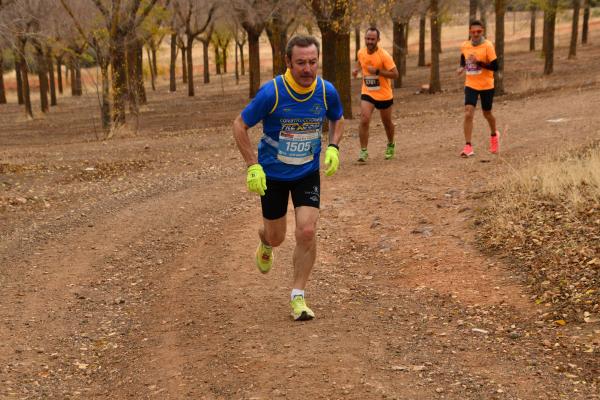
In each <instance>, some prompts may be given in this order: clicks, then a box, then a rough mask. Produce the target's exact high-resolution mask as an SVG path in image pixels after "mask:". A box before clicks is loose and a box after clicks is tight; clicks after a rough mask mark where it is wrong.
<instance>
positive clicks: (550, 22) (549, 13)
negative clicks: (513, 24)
mask: <svg viewBox="0 0 600 400" xmlns="http://www.w3.org/2000/svg"><path fill="white" fill-rule="evenodd" d="M557 6H558V0H550V2H549V4H548V7H547V9H546V10H545V11H544V21H545V23H546V24H547V28H546V37H545V38H544V44H545V46H544V47H545V53H544V56H545V61H544V75H550V74H551V73H552V72H553V71H554V32H555V27H556V9H557Z"/></svg>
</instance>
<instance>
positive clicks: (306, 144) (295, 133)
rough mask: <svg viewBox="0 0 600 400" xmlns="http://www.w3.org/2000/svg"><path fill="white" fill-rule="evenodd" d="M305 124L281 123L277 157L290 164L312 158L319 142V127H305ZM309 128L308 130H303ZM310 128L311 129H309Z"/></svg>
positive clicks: (305, 161) (303, 162) (299, 163)
mask: <svg viewBox="0 0 600 400" xmlns="http://www.w3.org/2000/svg"><path fill="white" fill-rule="evenodd" d="M305 125H306V124H301V123H300V124H298V123H297V124H287V125H286V124H282V128H283V129H282V130H281V131H280V132H279V144H278V147H277V159H278V160H279V161H281V162H283V163H286V164H291V165H302V164H306V163H308V162H311V161H312V160H314V155H315V152H316V151H317V149H318V148H319V145H320V144H321V127H320V125H319V126H318V128H317V127H307V126H305ZM305 128H309V129H308V130H304V129H305ZM310 128H312V129H310Z"/></svg>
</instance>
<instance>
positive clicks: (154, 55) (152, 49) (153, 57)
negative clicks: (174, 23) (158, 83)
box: [148, 43, 160, 78]
mask: <svg viewBox="0 0 600 400" xmlns="http://www.w3.org/2000/svg"><path fill="white" fill-rule="evenodd" d="M159 45H160V43H159ZM156 52H157V50H156V48H155V47H154V46H152V48H151V49H150V54H151V55H152V64H151V65H152V72H154V77H155V78H157V77H158V64H157V62H156ZM148 58H150V56H148Z"/></svg>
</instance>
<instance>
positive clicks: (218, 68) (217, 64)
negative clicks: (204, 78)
mask: <svg viewBox="0 0 600 400" xmlns="http://www.w3.org/2000/svg"><path fill="white" fill-rule="evenodd" d="M213 48H214V49H215V70H216V74H217V75H221V56H220V55H219V45H217V44H215V43H213Z"/></svg>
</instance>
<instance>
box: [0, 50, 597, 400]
mask: <svg viewBox="0 0 600 400" xmlns="http://www.w3.org/2000/svg"><path fill="white" fill-rule="evenodd" d="M596 42H597V40H596ZM592 43H594V41H592ZM557 52H558V53H557V54H558V55H559V57H557V60H556V73H555V74H554V75H553V76H552V77H550V78H543V77H541V76H540V75H539V71H541V70H542V60H540V59H539V58H538V57H537V56H536V55H534V54H529V53H510V54H509V55H508V57H507V73H506V78H505V79H506V87H507V89H508V91H509V92H510V94H509V95H507V96H505V97H502V98H498V99H497V101H496V106H495V114H496V116H497V118H498V121H499V126H500V128H501V130H502V132H503V135H502V153H501V155H500V156H498V157H495V156H490V155H488V154H487V153H486V150H485V149H486V140H487V139H486V137H485V135H484V134H482V133H483V132H485V129H484V124H483V119H482V118H481V116H480V115H479V114H478V116H477V119H476V131H477V135H476V136H475V141H474V145H475V149H476V152H477V156H476V157H474V158H472V159H468V160H464V159H461V158H459V157H458V156H457V155H458V152H459V151H460V148H461V145H462V133H461V132H462V101H463V97H462V93H461V87H462V84H461V81H460V80H459V79H456V78H453V77H452V74H453V70H454V66H455V59H456V53H455V51H454V50H452V49H450V50H448V51H445V52H444V54H443V57H444V60H445V64H444V65H445V67H444V69H443V82H444V87H446V88H447V91H445V92H444V93H442V94H439V95H435V96H429V95H415V94H414V92H415V91H416V90H417V89H418V87H419V86H420V84H422V83H425V82H427V76H428V70H427V69H416V68H414V67H410V68H409V72H408V77H407V81H406V86H405V88H402V89H398V90H396V103H395V104H396V105H395V108H394V118H395V123H396V127H397V135H398V139H397V149H398V153H397V157H396V158H395V159H394V160H392V161H384V160H383V150H384V146H385V140H384V134H383V129H382V126H381V124H380V123H379V122H378V120H377V118H376V119H375V120H374V121H373V124H372V136H371V138H372V140H371V145H370V153H371V159H370V160H369V162H368V163H367V164H366V165H357V164H356V163H355V162H354V159H355V157H356V155H357V150H358V143H357V142H358V140H357V134H356V132H357V121H356V120H352V121H349V122H348V124H347V129H346V137H345V140H344V142H343V143H342V146H341V168H340V170H339V172H338V173H337V174H336V175H335V176H334V177H332V178H325V177H323V180H322V182H323V198H322V212H321V220H320V224H319V232H318V236H319V239H318V243H319V244H318V245H319V255H318V262H317V265H316V267H315V271H314V274H313V276H312V279H311V281H310V283H309V287H308V288H307V296H308V297H307V298H308V301H309V304H310V305H311V306H312V307H313V309H314V310H315V312H316V314H317V319H316V320H314V321H311V322H307V323H294V322H292V321H291V319H290V317H289V314H288V312H289V310H288V298H289V290H290V287H289V285H290V281H291V252H292V248H293V234H292V233H293V229H291V228H290V229H289V231H290V232H288V237H287V240H286V242H284V244H283V245H282V247H281V248H279V249H277V260H276V265H275V267H274V269H273V271H272V272H271V273H270V274H268V275H266V276H263V275H261V274H260V273H258V271H257V270H256V268H255V267H254V264H253V260H252V255H253V252H254V250H255V246H256V244H257V236H256V230H257V227H258V226H259V223H260V212H259V207H260V205H259V200H258V198H257V197H256V196H255V195H252V194H250V193H248V192H247V191H246V188H245V184H244V179H245V172H244V166H243V162H242V160H241V157H240V155H239V154H238V152H237V150H236V148H235V145H234V142H233V139H232V137H231V127H230V125H231V121H232V120H233V118H234V117H235V115H236V114H237V113H238V112H239V111H240V110H241V109H242V108H243V106H244V104H245V103H246V98H245V95H246V91H247V89H246V86H245V83H246V81H244V82H242V83H243V84H242V85H240V86H235V85H234V84H233V83H232V77H231V76H228V77H225V78H224V85H223V87H221V85H220V83H219V80H218V79H213V83H211V84H210V85H208V86H202V85H199V90H198V93H199V95H198V96H197V97H196V98H193V99H190V98H187V97H186V96H185V95H184V93H183V92H182V91H181V90H180V91H179V92H177V93H176V94H170V93H168V92H167V87H166V86H165V85H164V84H163V85H161V86H160V87H159V90H158V91H157V92H155V93H149V104H148V105H147V106H145V107H144V108H143V110H142V116H141V118H140V120H139V131H138V132H137V133H132V132H126V133H121V134H120V135H118V136H117V137H116V138H115V139H113V140H111V141H107V142H103V141H97V140H96V137H97V131H98V129H99V128H98V123H97V120H98V117H97V115H98V110H97V103H95V101H96V100H95V98H94V97H93V96H91V95H89V96H84V97H83V98H82V99H79V100H76V99H73V98H70V97H67V96H65V97H62V98H61V99H60V105H59V106H58V107H56V108H55V109H53V110H52V112H51V113H50V114H49V115H47V116H45V117H37V118H36V119H34V120H33V121H27V120H25V118H24V117H23V116H22V110H20V109H18V108H17V106H16V105H7V106H2V108H1V110H2V113H1V114H0V125H1V126H2V127H3V129H2V130H1V131H0V143H1V144H2V147H1V149H0V184H1V185H2V192H1V193H0V224H1V226H2V230H1V233H0V235H1V236H0V288H1V289H0V299H1V300H0V398H2V399H4V398H6V399H12V398H19V399H49V398H53V399H70V398H80V399H92V398H102V399H124V398H136V399H137V398H139V399H146V398H148V399H229V398H232V399H252V398H254V399H267V398H290V399H313V398H314V399H317V398H344V399H346V398H348V399H378V398H387V399H394V398H395V399H438V398H439V399H597V398H600V395H599V390H600V389H599V384H600V382H599V381H600V365H599V364H600V363H599V361H598V360H599V358H600V357H599V356H598V355H599V352H600V326H599V325H598V324H597V323H596V324H575V323H567V324H566V325H565V326H558V325H554V324H552V323H549V322H546V321H545V320H543V319H542V318H541V315H542V314H543V313H544V307H543V306H541V305H536V304H535V303H534V302H533V301H532V300H531V299H530V297H531V293H530V292H529V291H528V288H527V287H526V286H525V285H524V284H523V280H522V277H521V276H520V275H519V274H518V273H516V272H515V270H518V266H515V265H510V264H509V263H508V262H507V261H506V260H505V259H502V258H495V257H492V256H489V255H486V254H484V253H482V252H480V251H479V250H478V248H477V247H476V246H475V243H476V237H475V235H476V230H475V229H474V223H475V221H476V218H475V216H476V212H477V211H476V210H477V208H478V207H479V206H480V204H481V203H480V202H481V200H482V199H483V198H489V197H490V196H493V190H492V189H493V185H494V184H495V183H497V182H498V181H499V180H500V179H502V177H503V176H505V175H507V174H510V173H512V172H513V171H514V170H515V169H518V168H519V165H521V164H523V163H525V162H530V161H533V162H534V161H535V160H536V159H538V158H539V159H541V158H542V157H543V156H544V155H546V154H547V153H548V152H555V151H559V150H560V151H568V150H570V149H577V148H578V147H579V146H581V145H584V144H586V143H589V142H591V141H592V140H593V139H597V138H598V128H597V127H598V126H599V124H600V114H599V113H598V111H597V108H598V104H599V103H600V94H599V91H598V89H599V86H600V85H599V82H600V81H599V80H598V78H599V75H598V72H597V68H596V65H597V60H598V57H600V45H598V44H593V45H590V46H588V47H586V48H585V51H583V50H580V52H579V57H578V59H577V60H573V61H568V60H566V59H565V57H564V56H563V55H564V54H566V49H565V48H559V49H557ZM415 64H416V62H415V60H414V59H412V58H411V59H410V60H409V65H411V66H412V65H415ZM354 85H355V92H356V93H358V82H354ZM354 112H355V115H357V114H358V109H356V108H355V109H354ZM559 118H564V120H562V122H550V120H558V119H559ZM93 124H96V125H95V126H96V128H93V126H94V125H93ZM258 136H259V129H258V128H257V129H253V131H252V138H253V140H254V142H255V143H256V140H257V138H258ZM290 212H291V210H290ZM290 224H292V223H291V222H290ZM290 227H293V224H292V225H290Z"/></svg>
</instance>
